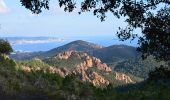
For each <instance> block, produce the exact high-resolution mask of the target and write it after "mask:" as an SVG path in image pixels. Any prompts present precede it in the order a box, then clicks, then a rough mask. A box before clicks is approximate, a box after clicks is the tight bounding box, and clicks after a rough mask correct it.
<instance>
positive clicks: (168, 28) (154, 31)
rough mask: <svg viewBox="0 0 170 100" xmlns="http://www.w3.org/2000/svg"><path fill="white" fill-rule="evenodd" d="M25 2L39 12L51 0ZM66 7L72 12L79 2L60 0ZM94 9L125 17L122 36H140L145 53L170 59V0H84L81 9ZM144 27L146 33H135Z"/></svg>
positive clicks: (102, 14) (103, 15) (96, 12)
mask: <svg viewBox="0 0 170 100" xmlns="http://www.w3.org/2000/svg"><path fill="white" fill-rule="evenodd" d="M20 2H21V4H22V5H23V6H25V7H26V8H27V9H29V10H31V11H32V12H33V13H36V14H39V13H41V12H42V10H43V9H49V8H50V7H49V2H50V0H20ZM58 2H59V6H60V7H64V11H68V12H72V11H73V10H74V9H75V8H76V7H77V6H78V4H77V2H76V1H75V0H58ZM88 11H92V12H93V13H94V15H96V16H97V17H98V18H100V19H101V21H104V20H105V18H106V13H108V12H111V13H112V14H113V16H115V17H116V18H121V17H125V22H127V23H128V25H127V26H126V27H125V28H121V27H119V30H118V32H117V36H118V37H119V39H120V40H122V41H124V40H127V39H134V38H136V37H138V38H139V41H138V44H139V47H138V50H139V51H141V52H142V54H143V55H142V57H143V58H146V57H147V56H148V55H153V56H155V58H157V59H158V60H166V61H169V60H170V47H169V45H170V41H169V40H170V0H82V1H81V7H80V12H79V14H81V13H82V12H88ZM135 29H140V30H141V33H142V36H138V35H137V34H136V33H134V30H135Z"/></svg>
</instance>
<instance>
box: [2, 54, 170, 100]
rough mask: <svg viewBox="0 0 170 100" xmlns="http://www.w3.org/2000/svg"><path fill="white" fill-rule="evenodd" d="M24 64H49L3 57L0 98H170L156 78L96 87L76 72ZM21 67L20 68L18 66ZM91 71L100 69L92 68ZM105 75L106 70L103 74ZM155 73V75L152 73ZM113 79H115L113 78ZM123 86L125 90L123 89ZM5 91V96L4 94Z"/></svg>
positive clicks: (52, 99) (61, 99)
mask: <svg viewBox="0 0 170 100" xmlns="http://www.w3.org/2000/svg"><path fill="white" fill-rule="evenodd" d="M21 66H28V67H30V68H34V67H36V66H38V67H40V66H42V67H40V68H41V69H43V68H46V67H49V65H48V64H45V63H43V62H42V61H40V60H38V59H35V60H32V61H28V62H17V63H15V62H14V61H13V60H11V59H9V58H8V57H7V56H3V57H2V56H1V61H0V87H1V88H0V99H1V98H3V99H4V98H5V99H4V100H8V99H9V100H10V98H12V99H13V100H20V99H21V98H22V100H27V99H29V100H33V99H42V100H56V99H57V100H63V99H64V100H68V99H71V100H72V99H76V100H87V99H89V100H127V99H130V100H141V99H144V100H148V99H151V100H160V99H166V100H167V99H170V97H169V95H167V94H169V93H170V92H169V90H170V86H169V85H166V84H162V83H159V85H156V84H155V81H146V82H144V83H143V84H139V86H138V85H134V86H133V85H130V87H132V88H129V87H128V86H120V87H117V88H115V86H116V84H112V85H111V84H110V85H108V86H107V87H103V88H100V87H95V86H93V85H92V84H90V83H85V82H81V81H80V80H79V79H78V78H77V77H76V76H75V75H74V74H72V75H68V76H66V77H65V78H62V77H61V76H59V75H57V74H52V73H49V72H44V71H43V70H37V71H36V70H35V71H30V72H26V71H24V70H22V69H21ZM17 68H18V69H17ZM90 71H100V70H98V69H95V68H92V69H89V72H90ZM100 73H101V74H103V75H105V76H106V77H112V76H108V74H107V73H102V72H100ZM152 75H154V74H152ZM113 81H114V80H113ZM122 89H123V90H124V89H125V90H126V91H122ZM1 93H3V95H2V94H1Z"/></svg>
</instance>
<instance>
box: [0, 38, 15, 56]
mask: <svg viewBox="0 0 170 100" xmlns="http://www.w3.org/2000/svg"><path fill="white" fill-rule="evenodd" d="M12 51H13V49H12V47H11V45H10V43H9V42H8V41H6V40H3V39H0V54H9V53H10V52H12Z"/></svg>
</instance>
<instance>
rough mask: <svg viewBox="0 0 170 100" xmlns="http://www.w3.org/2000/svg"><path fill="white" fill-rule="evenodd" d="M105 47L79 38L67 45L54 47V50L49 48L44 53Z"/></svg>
mask: <svg viewBox="0 0 170 100" xmlns="http://www.w3.org/2000/svg"><path fill="white" fill-rule="evenodd" d="M100 48H103V47H102V46H99V45H97V44H93V43H90V42H86V41H82V40H77V41H73V42H70V43H68V44H66V45H63V46H60V47H58V48H54V49H52V50H49V51H47V52H45V53H44V54H43V55H46V56H53V55H55V54H57V53H60V52H64V51H70V50H72V51H86V52H87V51H92V50H96V49H100Z"/></svg>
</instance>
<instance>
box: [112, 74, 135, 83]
mask: <svg viewBox="0 0 170 100" xmlns="http://www.w3.org/2000/svg"><path fill="white" fill-rule="evenodd" d="M115 78H116V79H117V80H120V81H125V82H126V83H135V82H134V81H132V79H131V78H130V77H129V76H127V75H126V74H124V73H118V72H116V77H115Z"/></svg>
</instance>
